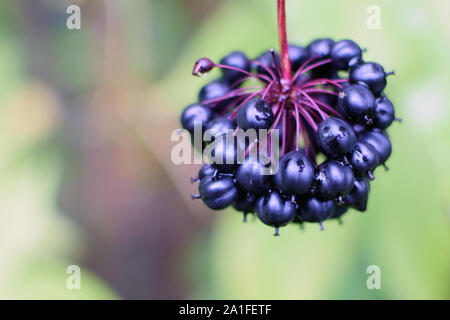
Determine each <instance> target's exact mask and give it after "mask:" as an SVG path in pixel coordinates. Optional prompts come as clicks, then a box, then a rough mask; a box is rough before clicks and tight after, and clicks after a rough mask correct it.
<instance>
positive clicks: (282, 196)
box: [181, 39, 396, 235]
mask: <svg viewBox="0 0 450 320" xmlns="http://www.w3.org/2000/svg"><path fill="white" fill-rule="evenodd" d="M215 67H218V68H221V69H222V74H221V77H220V78H218V79H215V80H213V81H211V82H209V83H208V84H207V85H205V86H204V87H203V88H202V89H201V90H200V92H199V97H198V102H197V103H195V104H192V105H190V106H188V107H187V108H186V109H185V110H184V111H183V113H182V115H181V123H182V126H183V128H185V129H187V130H188V131H190V132H191V133H193V130H194V124H198V125H200V126H201V127H202V129H203V130H211V131H212V132H213V135H214V136H215V137H216V138H217V137H221V136H223V135H224V134H225V133H226V131H227V130H230V129H231V130H233V131H234V132H236V131H237V129H242V130H247V129H256V130H258V129H268V132H269V134H268V139H270V137H271V133H272V132H273V129H279V134H280V138H281V142H280V150H279V153H280V155H281V157H280V159H279V166H278V170H277V172H276V173H275V174H273V175H267V174H262V172H263V171H264V170H265V169H267V168H268V166H270V164H267V163H268V161H261V158H258V160H254V159H253V160H252V159H250V158H248V157H246V158H244V161H242V162H239V161H238V159H237V154H238V149H239V148H243V149H244V151H245V152H244V155H248V152H249V151H250V150H251V149H252V148H257V147H258V146H259V144H260V142H261V141H260V140H256V141H253V143H249V144H245V146H241V145H239V143H237V142H236V143H232V144H225V143H224V144H222V143H220V144H218V145H216V146H215V147H214V150H213V152H215V155H216V156H217V155H219V158H220V159H225V158H227V159H233V160H234V161H233V162H231V163H230V162H227V163H226V164H223V163H220V162H218V163H210V164H206V165H204V166H203V167H202V168H201V170H200V172H199V174H198V178H196V179H195V180H196V181H198V182H199V186H198V190H199V194H198V195H196V196H193V198H201V199H202V200H203V202H204V203H205V204H206V205H207V206H208V207H209V208H211V209H213V210H220V209H224V208H226V207H228V206H230V205H232V206H233V207H234V208H235V209H236V210H239V211H242V212H243V213H244V217H245V216H246V215H247V214H248V213H256V215H257V217H258V218H259V219H260V220H261V221H262V222H263V223H264V224H266V225H269V226H273V227H275V228H276V232H275V235H278V229H279V227H282V226H285V225H287V224H288V223H290V222H294V223H303V222H317V223H319V224H320V226H321V228H323V227H322V222H323V221H325V220H327V219H339V218H340V217H341V216H342V215H343V214H344V213H346V212H347V210H348V209H349V208H354V209H356V210H359V211H365V210H366V206H367V200H368V196H369V189H370V186H369V180H373V179H374V175H373V173H374V170H375V168H377V167H378V166H379V165H385V162H386V160H387V159H388V158H389V156H390V154H391V143H390V140H389V138H388V136H387V134H386V131H385V130H386V129H387V128H388V127H389V126H390V125H391V123H392V122H393V121H394V120H396V118H395V114H394V107H393V104H392V102H391V101H390V100H389V99H388V98H387V97H386V95H385V94H384V93H383V91H384V89H385V87H386V77H387V76H388V75H390V74H391V73H386V72H385V71H384V69H383V67H382V66H381V65H380V64H378V63H375V62H365V61H364V60H363V58H362V50H361V48H360V47H359V45H358V44H356V43H355V42H354V41H352V40H340V41H337V42H335V41H334V40H332V39H317V40H314V41H312V42H311V43H310V44H309V45H308V46H306V47H302V46H297V45H289V46H287V42H286V43H285V45H284V46H283V41H282V54H281V57H280V55H278V53H276V52H275V51H274V50H269V51H266V52H264V53H262V54H261V55H260V56H259V57H257V58H256V59H254V60H250V59H248V58H247V56H246V55H245V54H244V53H242V52H239V51H235V52H232V53H230V54H229V55H227V56H225V57H224V58H223V59H222V60H221V61H220V63H218V64H216V63H214V62H212V61H211V60H210V59H207V58H202V59H199V60H198V61H197V62H196V63H195V66H194V70H193V74H194V75H196V76H200V75H204V74H207V73H208V72H210V71H211V70H212V69H213V68H215ZM252 81H253V83H251V82H252ZM224 141H225V139H224ZM207 144H208V143H205V142H203V144H202V148H204V147H206V146H207ZM272 151H273V150H272ZM318 153H322V154H323V155H324V156H325V160H324V161H323V162H321V163H317V155H318ZM271 156H272V153H270V152H269V157H271ZM269 163H270V161H269ZM244 220H245V218H244Z"/></svg>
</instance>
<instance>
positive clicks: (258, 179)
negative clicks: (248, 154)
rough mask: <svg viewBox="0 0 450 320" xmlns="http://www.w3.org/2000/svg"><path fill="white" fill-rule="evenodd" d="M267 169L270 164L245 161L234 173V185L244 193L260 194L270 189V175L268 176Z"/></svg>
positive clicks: (251, 160) (254, 160) (252, 160)
mask: <svg viewBox="0 0 450 320" xmlns="http://www.w3.org/2000/svg"><path fill="white" fill-rule="evenodd" d="M269 169H270V163H267V162H266V164H264V163H261V161H257V160H256V159H245V161H244V163H243V164H241V165H240V166H239V168H238V169H237V171H236V184H237V185H238V186H239V187H240V188H241V189H243V190H245V191H248V192H252V193H254V194H262V193H264V192H266V191H268V190H269V189H270V188H271V182H272V175H269V174H268V173H269ZM266 171H267V172H266Z"/></svg>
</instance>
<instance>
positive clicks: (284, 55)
mask: <svg viewBox="0 0 450 320" xmlns="http://www.w3.org/2000/svg"><path fill="white" fill-rule="evenodd" d="M277 2H278V37H279V40H280V54H281V70H282V73H283V80H284V81H285V82H290V81H291V79H292V74H291V73H292V69H291V62H290V60H289V52H288V42H287V33H286V0H277Z"/></svg>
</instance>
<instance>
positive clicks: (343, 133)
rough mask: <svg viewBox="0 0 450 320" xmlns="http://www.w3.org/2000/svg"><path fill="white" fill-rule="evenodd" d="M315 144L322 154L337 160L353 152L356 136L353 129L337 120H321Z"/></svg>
mask: <svg viewBox="0 0 450 320" xmlns="http://www.w3.org/2000/svg"><path fill="white" fill-rule="evenodd" d="M316 140H317V144H318V145H319V146H320V148H321V150H322V151H323V153H325V154H326V155H327V156H329V157H331V158H337V157H340V156H343V155H345V154H346V153H349V152H350V151H352V150H353V147H354V145H355V143H356V135H355V132H354V131H353V128H352V127H351V126H350V125H349V124H348V123H347V122H345V121H344V120H342V119H339V118H328V119H325V120H323V121H322V122H321V123H320V125H319V128H318V129H317V132H316Z"/></svg>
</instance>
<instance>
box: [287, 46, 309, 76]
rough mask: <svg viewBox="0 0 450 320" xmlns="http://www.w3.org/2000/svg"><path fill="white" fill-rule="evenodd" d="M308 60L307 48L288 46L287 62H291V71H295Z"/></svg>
mask: <svg viewBox="0 0 450 320" xmlns="http://www.w3.org/2000/svg"><path fill="white" fill-rule="evenodd" d="M308 59H309V50H308V49H307V48H304V47H301V46H296V45H293V44H290V45H289V60H290V61H291V67H292V71H293V72H295V71H297V70H298V69H299V68H300V67H301V66H302V65H303V64H304V63H305V62H306V60H308Z"/></svg>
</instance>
